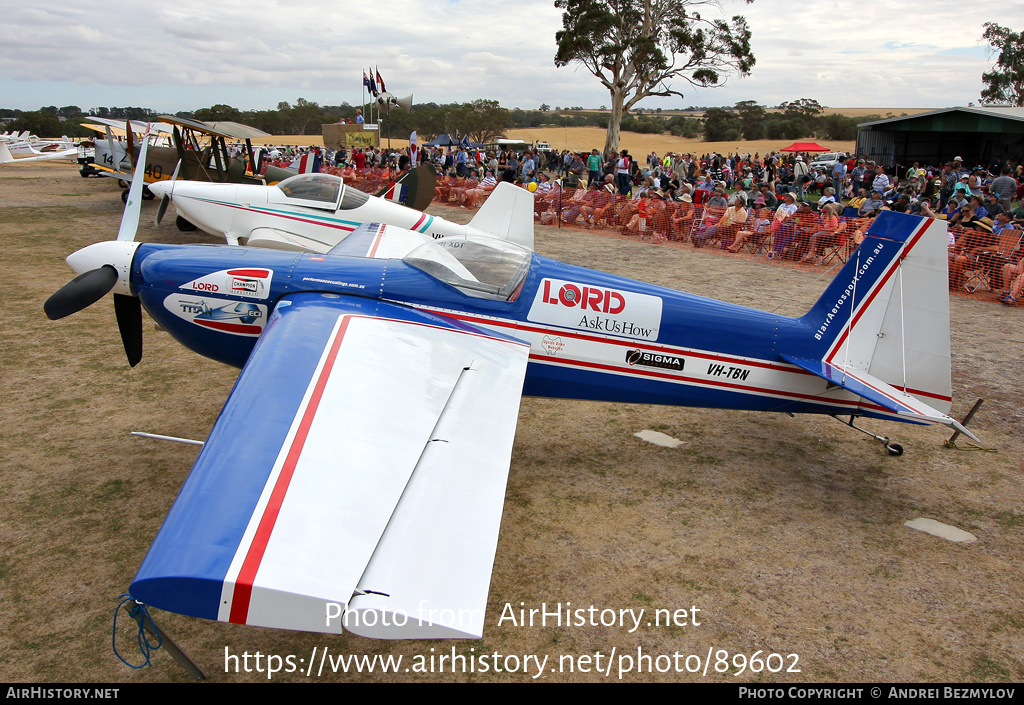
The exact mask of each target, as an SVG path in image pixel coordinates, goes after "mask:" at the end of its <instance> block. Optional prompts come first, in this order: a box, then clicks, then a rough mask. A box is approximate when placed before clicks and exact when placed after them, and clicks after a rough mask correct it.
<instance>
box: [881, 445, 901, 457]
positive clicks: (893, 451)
mask: <svg viewBox="0 0 1024 705" xmlns="http://www.w3.org/2000/svg"><path fill="white" fill-rule="evenodd" d="M885 449H886V450H887V451H889V455H903V446H901V445H900V444H899V443H890V444H889V445H887V446H886V447H885Z"/></svg>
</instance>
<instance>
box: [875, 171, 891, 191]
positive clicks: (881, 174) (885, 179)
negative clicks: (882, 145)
mask: <svg viewBox="0 0 1024 705" xmlns="http://www.w3.org/2000/svg"><path fill="white" fill-rule="evenodd" d="M889 184H890V182H889V175H888V174H886V173H885V168H884V167H883V166H882V165H881V164H879V165H878V166H876V167H875V178H874V180H873V181H872V182H871V188H872V189H874V190H875V191H878V192H879V193H885V192H886V191H887V190H888V189H889Z"/></svg>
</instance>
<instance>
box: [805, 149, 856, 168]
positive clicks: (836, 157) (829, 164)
mask: <svg viewBox="0 0 1024 705" xmlns="http://www.w3.org/2000/svg"><path fill="white" fill-rule="evenodd" d="M848 158H849V157H848V156H847V154H846V152H826V153H825V154H819V155H818V156H816V157H815V158H814V160H813V161H812V162H811V163H810V164H808V166H809V167H810V168H811V169H826V170H828V173H832V168H833V167H834V166H835V165H836V163H837V162H839V161H845V160H846V159H848Z"/></svg>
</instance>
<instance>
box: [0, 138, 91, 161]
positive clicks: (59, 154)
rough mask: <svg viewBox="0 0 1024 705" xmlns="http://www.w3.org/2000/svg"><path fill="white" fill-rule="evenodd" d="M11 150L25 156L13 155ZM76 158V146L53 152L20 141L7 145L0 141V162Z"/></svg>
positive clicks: (72, 159)
mask: <svg viewBox="0 0 1024 705" xmlns="http://www.w3.org/2000/svg"><path fill="white" fill-rule="evenodd" d="M13 151H17V152H18V153H19V154H22V155H25V156H19V157H15V156H14V154H13ZM77 158H78V147H67V148H65V149H61V150H59V151H55V152H41V151H39V150H37V149H35V148H33V146H32V145H31V144H29V143H26V142H22V143H18V144H17V145H12V146H10V147H8V146H7V143H6V142H0V164H21V163H22V162H48V161H53V160H55V159H69V160H71V161H74V160H75V159H77Z"/></svg>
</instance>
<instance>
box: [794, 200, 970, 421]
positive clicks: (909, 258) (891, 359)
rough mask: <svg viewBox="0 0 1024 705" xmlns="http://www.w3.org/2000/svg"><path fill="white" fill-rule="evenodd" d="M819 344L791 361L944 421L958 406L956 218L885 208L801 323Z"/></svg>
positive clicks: (871, 400) (895, 408) (875, 403)
mask: <svg viewBox="0 0 1024 705" xmlns="http://www.w3.org/2000/svg"><path fill="white" fill-rule="evenodd" d="M800 322H801V323H802V324H803V325H804V326H805V327H806V328H807V329H808V330H809V332H810V335H811V339H810V341H809V344H808V345H807V346H806V347H804V349H802V350H800V351H783V354H782V355H781V357H782V359H784V360H786V361H787V362H790V363H792V364H794V365H797V366H798V367H801V368H803V369H805V370H807V371H808V372H811V373H813V374H815V375H818V376H819V377H822V378H824V379H825V380H827V381H828V382H829V383H830V384H833V385H835V386H837V387H841V388H843V389H845V390H847V391H850V392H853V393H854V394H857V395H859V396H860V397H861V398H862V399H864V400H865V405H864V407H865V411H869V410H871V409H874V410H876V411H877V410H878V407H881V408H882V412H881V413H883V414H896V415H897V416H898V417H900V418H901V419H903V420H906V421H919V422H921V423H941V424H945V425H947V426H950V427H952V428H956V429H957V430H959V431H961V432H963V433H965V434H967V435H968V436H970V437H971V438H975V440H977V438H976V437H975V436H974V435H973V434H972V433H970V432H969V431H967V430H966V429H965V428H964V427H963V426H962V425H961V424H960V423H959V422H957V421H956V420H954V419H952V418H950V417H949V416H947V415H946V413H947V412H948V411H949V409H950V407H951V405H952V383H951V379H950V352H949V291H948V261H947V234H946V223H945V221H942V220H937V219H934V218H921V217H918V216H912V215H907V214H903V213H895V212H891V211H883V212H882V213H881V214H880V215H879V216H878V218H877V219H876V220H875V222H874V223H873V224H872V226H871V228H870V230H869V231H868V233H867V236H866V237H865V238H864V242H863V243H862V244H861V245H860V247H858V248H857V250H855V251H854V253H853V255H852V256H851V257H850V259H849V261H848V262H847V263H846V266H844V267H843V269H842V270H840V272H839V274H838V275H837V276H836V277H835V279H834V280H833V281H832V283H831V284H830V285H829V287H828V288H827V289H826V290H825V293H824V294H823V295H822V296H821V298H820V299H819V300H818V301H817V303H815V305H814V306H813V307H812V308H811V310H810V311H809V312H808V313H807V314H806V315H805V316H803V317H802V318H801V319H800Z"/></svg>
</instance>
